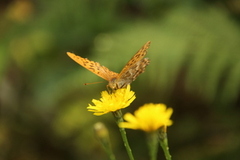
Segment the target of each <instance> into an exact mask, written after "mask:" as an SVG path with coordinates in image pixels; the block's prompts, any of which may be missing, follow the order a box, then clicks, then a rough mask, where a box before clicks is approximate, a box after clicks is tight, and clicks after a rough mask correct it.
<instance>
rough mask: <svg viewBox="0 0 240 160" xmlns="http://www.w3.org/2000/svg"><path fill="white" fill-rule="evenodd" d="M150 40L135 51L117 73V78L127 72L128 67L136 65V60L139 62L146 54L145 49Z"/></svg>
mask: <svg viewBox="0 0 240 160" xmlns="http://www.w3.org/2000/svg"><path fill="white" fill-rule="evenodd" d="M150 43H151V42H150V41H148V42H147V43H146V44H145V45H144V46H143V47H142V48H141V49H140V50H139V51H137V53H136V54H135V55H134V56H133V57H132V58H131V59H130V60H129V61H128V63H127V64H126V65H125V67H124V68H123V69H122V71H121V72H120V74H119V78H121V77H122V76H124V74H125V73H126V72H128V70H129V68H132V67H134V66H135V65H136V63H137V62H139V61H140V60H141V59H143V57H144V56H145V55H146V54H147V49H148V48H149V46H150Z"/></svg>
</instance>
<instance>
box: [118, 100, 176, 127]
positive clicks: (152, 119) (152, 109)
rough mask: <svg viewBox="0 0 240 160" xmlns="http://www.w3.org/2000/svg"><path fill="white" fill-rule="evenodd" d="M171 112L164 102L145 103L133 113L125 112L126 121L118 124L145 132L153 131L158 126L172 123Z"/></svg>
mask: <svg viewBox="0 0 240 160" xmlns="http://www.w3.org/2000/svg"><path fill="white" fill-rule="evenodd" d="M172 113H173V109H172V108H168V109H167V107H166V105H164V104H161V103H159V104H153V103H149V104H145V105H143V106H142V107H140V108H139V109H138V110H136V111H135V112H134V115H132V114H130V113H126V114H125V115H124V117H123V118H124V119H125V120H126V121H127V122H122V123H120V124H119V127H121V128H130V129H140V130H143V131H146V132H153V131H156V130H158V129H159V128H160V127H167V126H171V125H172V121H171V120H170V117H171V115H172Z"/></svg>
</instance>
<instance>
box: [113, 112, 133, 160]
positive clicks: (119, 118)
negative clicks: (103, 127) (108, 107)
mask: <svg viewBox="0 0 240 160" xmlns="http://www.w3.org/2000/svg"><path fill="white" fill-rule="evenodd" d="M113 115H114V117H115V118H116V122H117V125H119V123H120V122H123V118H122V111H121V110H118V111H115V112H113ZM119 131H120V133H121V136H122V139H123V143H124V146H125V148H126V150H127V154H128V157H129V159H130V160H134V157H133V154H132V150H131V148H130V146H129V143H128V139H127V136H126V131H125V129H124V128H120V127H119Z"/></svg>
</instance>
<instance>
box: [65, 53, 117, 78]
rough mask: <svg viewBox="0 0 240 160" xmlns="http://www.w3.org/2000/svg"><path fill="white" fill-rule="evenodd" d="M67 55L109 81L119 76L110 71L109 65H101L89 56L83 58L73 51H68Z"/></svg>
mask: <svg viewBox="0 0 240 160" xmlns="http://www.w3.org/2000/svg"><path fill="white" fill-rule="evenodd" d="M67 55H68V56H69V57H70V58H71V59H73V60H74V61H75V62H77V63H78V64H80V65H81V66H83V67H84V68H86V69H88V70H89V71H91V72H93V73H94V74H96V75H98V76H99V77H101V78H103V79H105V80H107V81H110V80H111V79H113V78H116V77H118V73H115V72H113V71H110V70H109V69H108V68H107V67H104V66H102V65H100V64H99V63H98V62H94V61H90V60H88V59H87V58H82V57H80V56H77V55H75V54H74V53H71V52H67Z"/></svg>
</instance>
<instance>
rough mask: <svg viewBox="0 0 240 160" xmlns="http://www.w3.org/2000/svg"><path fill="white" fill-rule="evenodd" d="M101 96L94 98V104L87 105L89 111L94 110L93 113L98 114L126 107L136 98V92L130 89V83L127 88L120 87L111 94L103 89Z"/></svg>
mask: <svg viewBox="0 0 240 160" xmlns="http://www.w3.org/2000/svg"><path fill="white" fill-rule="evenodd" d="M101 96H102V98H100V100H96V99H93V100H92V103H93V104H94V105H91V104H89V105H88V107H87V109H88V111H90V112H94V113H93V114H94V115H97V116H100V115H103V114H106V113H108V112H115V111H117V110H119V109H122V108H126V107H128V106H129V105H130V104H131V103H132V102H133V101H134V99H135V98H136V96H135V93H134V92H133V91H131V90H130V85H128V86H127V88H122V89H118V90H116V91H115V92H114V93H111V94H109V93H108V92H107V91H103V92H102V93H101Z"/></svg>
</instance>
